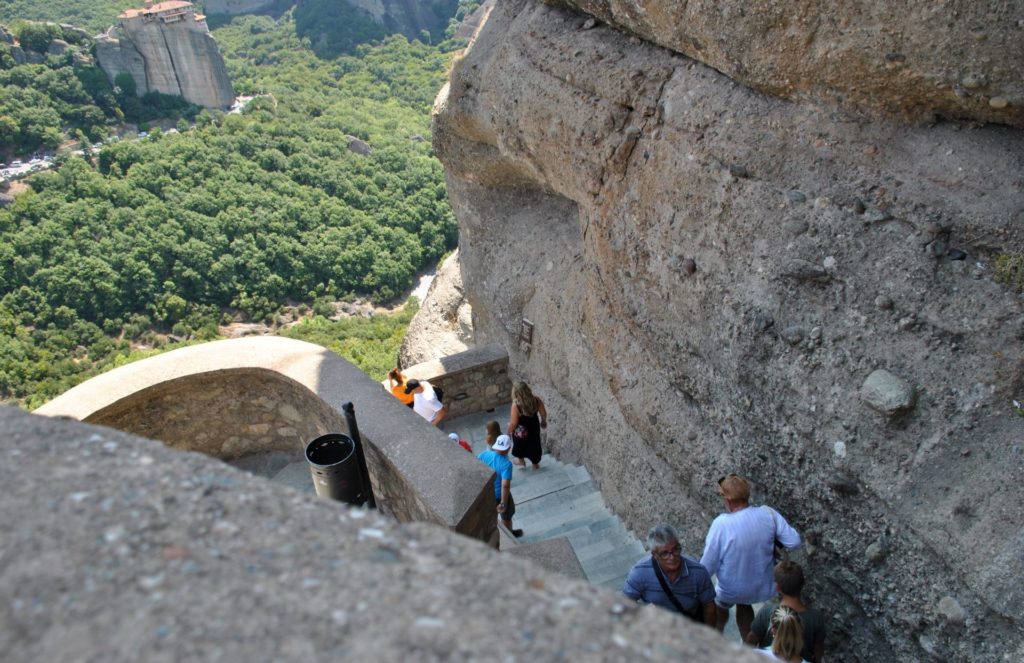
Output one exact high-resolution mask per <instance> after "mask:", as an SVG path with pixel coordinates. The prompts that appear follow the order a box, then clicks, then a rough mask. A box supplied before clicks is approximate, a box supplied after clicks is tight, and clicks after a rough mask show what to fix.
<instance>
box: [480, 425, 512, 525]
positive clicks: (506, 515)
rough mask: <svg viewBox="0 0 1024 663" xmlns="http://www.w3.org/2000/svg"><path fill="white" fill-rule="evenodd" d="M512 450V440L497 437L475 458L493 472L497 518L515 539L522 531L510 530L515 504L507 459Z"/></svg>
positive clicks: (509, 465) (505, 437)
mask: <svg viewBox="0 0 1024 663" xmlns="http://www.w3.org/2000/svg"><path fill="white" fill-rule="evenodd" d="M511 448H512V438H511V437H509V436H508V435H499V436H498V439H497V440H495V441H494V444H493V445H492V446H491V448H490V449H487V450H485V451H481V452H480V455H479V456H477V458H479V459H480V460H481V461H483V463H484V464H485V465H487V466H489V467H490V468H491V469H492V470H494V473H495V477H494V501H495V502H497V503H498V516H499V517H500V518H501V524H502V525H504V526H505V527H507V528H508V529H509V531H510V532H512V534H513V535H514V536H516V537H520V536H522V535H523V530H521V529H512V516H514V515H515V513H516V503H515V501H513V500H512V461H510V460H509V459H508V452H509V449H511Z"/></svg>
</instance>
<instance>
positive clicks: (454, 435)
mask: <svg viewBox="0 0 1024 663" xmlns="http://www.w3.org/2000/svg"><path fill="white" fill-rule="evenodd" d="M448 439H449V440H451V441H452V442H454V443H455V444H457V445H459V446H460V447H462V448H463V449H465V450H466V451H468V452H469V453H473V447H472V446H470V444H469V442H467V441H465V440H463V439H462V438H461V437H459V434H458V433H448Z"/></svg>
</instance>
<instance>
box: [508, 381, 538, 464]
mask: <svg viewBox="0 0 1024 663" xmlns="http://www.w3.org/2000/svg"><path fill="white" fill-rule="evenodd" d="M547 426H548V412H547V410H546V409H545V408H544V401H542V400H541V399H539V398H537V397H536V396H534V395H533V392H532V391H530V385H528V384H526V383H525V382H513V383H512V411H511V412H510V413H509V416H508V434H509V435H511V436H512V440H513V442H514V444H513V447H512V456H513V457H514V458H515V460H514V461H512V463H513V464H515V465H518V466H520V467H525V466H526V461H525V460H524V459H527V458H528V459H529V460H530V462H531V463H533V469H535V470H539V469H540V457H541V445H540V430H541V429H542V428H547Z"/></svg>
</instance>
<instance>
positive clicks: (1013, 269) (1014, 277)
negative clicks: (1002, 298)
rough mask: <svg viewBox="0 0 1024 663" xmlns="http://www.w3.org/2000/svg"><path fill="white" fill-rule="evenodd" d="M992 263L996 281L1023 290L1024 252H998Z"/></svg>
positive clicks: (1018, 290) (1019, 290)
mask: <svg viewBox="0 0 1024 663" xmlns="http://www.w3.org/2000/svg"><path fill="white" fill-rule="evenodd" d="M993 265H994V267H995V277H996V281H998V282H999V283H1002V284H1003V285H1007V286H1010V287H1011V288H1013V289H1014V290H1016V291H1017V292H1024V253H1000V254H999V255H997V256H996V257H995V260H994V261H993Z"/></svg>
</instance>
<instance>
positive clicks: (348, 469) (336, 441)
mask: <svg viewBox="0 0 1024 663" xmlns="http://www.w3.org/2000/svg"><path fill="white" fill-rule="evenodd" d="M306 462H308V463H309V471H310V473H311V474H312V475H313V487H314V488H315V489H316V494H317V495H318V496H319V497H326V498H327V499H332V500H339V501H342V502H346V503H348V504H355V505H357V506H361V505H362V504H363V503H364V502H366V489H365V488H364V487H363V481H362V477H361V474H360V470H359V463H358V461H357V458H356V445H355V442H353V441H352V438H351V437H349V436H348V435H343V434H341V433H328V434H327V435H321V436H320V437H318V438H316V439H315V440H313V441H312V442H310V443H309V444H307V445H306Z"/></svg>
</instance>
